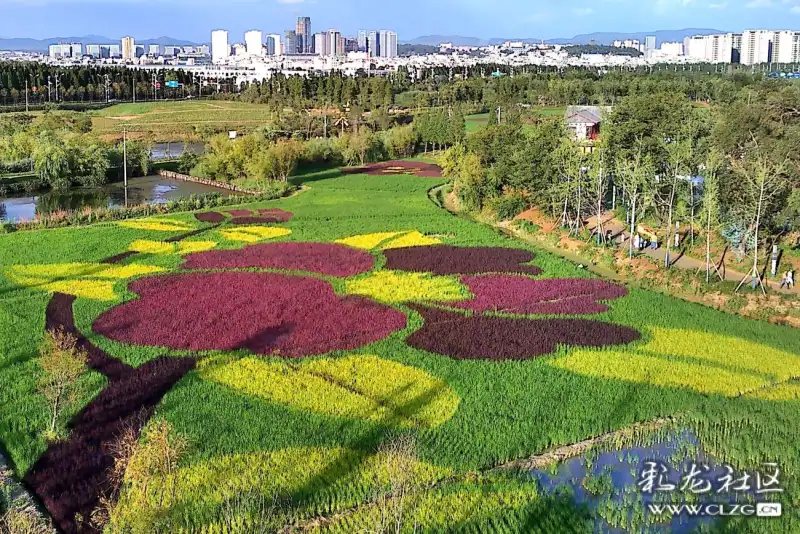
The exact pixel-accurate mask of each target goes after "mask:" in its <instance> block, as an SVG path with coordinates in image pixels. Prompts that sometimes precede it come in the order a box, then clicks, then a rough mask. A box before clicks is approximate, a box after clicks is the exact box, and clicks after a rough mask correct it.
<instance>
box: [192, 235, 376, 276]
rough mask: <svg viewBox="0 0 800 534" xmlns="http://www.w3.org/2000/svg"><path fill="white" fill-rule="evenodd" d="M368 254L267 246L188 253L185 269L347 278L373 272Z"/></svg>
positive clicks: (332, 247)
mask: <svg viewBox="0 0 800 534" xmlns="http://www.w3.org/2000/svg"><path fill="white" fill-rule="evenodd" d="M373 264H374V258H373V257H372V255H370V254H369V253H368V252H364V251H363V250H356V249H354V248H350V247H345V246H343V245H336V244H333V243H294V242H292V243H265V244H261V245H251V246H248V247H244V248H242V249H239V250H209V251H207V252H199V253H196V254H189V255H188V256H187V257H186V261H185V262H184V264H183V266H182V267H183V268H184V269H249V268H255V267H260V268H262V269H285V270H289V271H308V272H314V273H320V274H325V275H328V276H340V277H348V276H355V275H357V274H361V273H365V272H367V271H369V270H370V269H372V266H373Z"/></svg>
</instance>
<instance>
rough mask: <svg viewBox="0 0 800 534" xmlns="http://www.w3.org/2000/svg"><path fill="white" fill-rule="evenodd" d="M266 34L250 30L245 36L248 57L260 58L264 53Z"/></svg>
mask: <svg viewBox="0 0 800 534" xmlns="http://www.w3.org/2000/svg"><path fill="white" fill-rule="evenodd" d="M263 43H264V34H263V33H262V32H260V31H259V30H250V31H249V32H246V33H245V34H244V45H245V46H246V47H247V55H248V56H260V55H262V54H263V53H264V45H263Z"/></svg>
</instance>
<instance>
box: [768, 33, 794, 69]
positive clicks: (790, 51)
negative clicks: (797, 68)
mask: <svg viewBox="0 0 800 534" xmlns="http://www.w3.org/2000/svg"><path fill="white" fill-rule="evenodd" d="M798 61H800V32H796V31H790V30H784V31H776V32H775V34H774V35H773V37H772V62H773V63H797V62H798Z"/></svg>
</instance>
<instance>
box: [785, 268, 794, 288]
mask: <svg viewBox="0 0 800 534" xmlns="http://www.w3.org/2000/svg"><path fill="white" fill-rule="evenodd" d="M786 276H787V281H788V282H789V283H788V286H789V289H793V288H794V271H786Z"/></svg>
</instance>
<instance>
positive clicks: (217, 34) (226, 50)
mask: <svg viewBox="0 0 800 534" xmlns="http://www.w3.org/2000/svg"><path fill="white" fill-rule="evenodd" d="M230 55H231V45H230V44H229V43H228V30H214V31H213V32H211V62H212V63H224V62H225V61H227V60H228V58H229V57H230Z"/></svg>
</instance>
